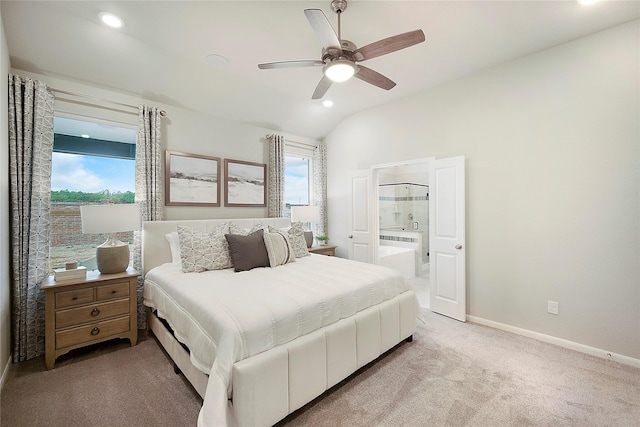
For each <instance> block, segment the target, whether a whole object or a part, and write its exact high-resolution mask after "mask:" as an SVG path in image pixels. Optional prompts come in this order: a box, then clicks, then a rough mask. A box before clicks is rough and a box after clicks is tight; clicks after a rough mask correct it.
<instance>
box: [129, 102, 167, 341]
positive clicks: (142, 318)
mask: <svg viewBox="0 0 640 427" xmlns="http://www.w3.org/2000/svg"><path fill="white" fill-rule="evenodd" d="M160 129H161V116H160V109H158V108H156V107H148V106H146V105H141V106H140V107H139V109H138V138H137V142H136V172H135V180H136V190H135V202H136V203H138V204H139V205H140V212H141V215H142V221H161V220H162V215H163V207H164V200H163V197H162V194H163V193H162V186H163V184H164V180H163V169H162V153H161V151H162V145H161V140H162V139H161V138H162V134H161V130H160ZM133 268H134V269H135V270H136V271H138V272H139V273H141V274H142V231H135V232H134V234H133ZM143 283H144V278H143V277H142V276H140V277H138V285H137V300H138V329H145V328H146V327H147V320H146V312H145V308H144V305H143V290H144V288H143Z"/></svg>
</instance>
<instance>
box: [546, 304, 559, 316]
mask: <svg viewBox="0 0 640 427" xmlns="http://www.w3.org/2000/svg"><path fill="white" fill-rule="evenodd" d="M547 313H550V314H558V302H557V301H547Z"/></svg>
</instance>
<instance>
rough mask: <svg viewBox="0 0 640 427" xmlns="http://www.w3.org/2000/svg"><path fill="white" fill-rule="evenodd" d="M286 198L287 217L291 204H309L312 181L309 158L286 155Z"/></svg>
mask: <svg viewBox="0 0 640 427" xmlns="http://www.w3.org/2000/svg"><path fill="white" fill-rule="evenodd" d="M284 162H285V166H284V174H285V177H284V200H285V204H286V213H285V215H286V216H287V217H290V216H291V215H290V208H291V205H308V204H309V199H310V197H309V193H310V190H309V188H310V182H309V165H310V161H309V159H308V158H305V157H301V156H293V155H285V158H284Z"/></svg>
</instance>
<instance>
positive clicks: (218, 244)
mask: <svg viewBox="0 0 640 427" xmlns="http://www.w3.org/2000/svg"><path fill="white" fill-rule="evenodd" d="M228 230H229V224H228V223H226V222H225V223H224V224H220V225H218V226H217V227H216V228H215V229H214V230H213V231H212V232H210V233H208V232H206V231H200V230H196V229H194V228H191V227H185V226H182V225H178V239H179V241H180V258H181V261H182V271H183V272H185V273H201V272H203V271H207V270H224V269H225V268H229V267H231V258H230V257H229V245H228V244H227V240H226V239H225V238H224V235H225V233H227V232H228Z"/></svg>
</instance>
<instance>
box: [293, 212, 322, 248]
mask: <svg viewBox="0 0 640 427" xmlns="http://www.w3.org/2000/svg"><path fill="white" fill-rule="evenodd" d="M291 221H300V222H305V223H307V224H309V223H311V222H318V221H320V207H319V206H291ZM307 226H308V225H307ZM308 227H309V226H308ZM304 239H305V241H306V242H307V247H308V248H310V247H311V245H313V232H312V231H311V230H310V229H307V230H305V232H304Z"/></svg>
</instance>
